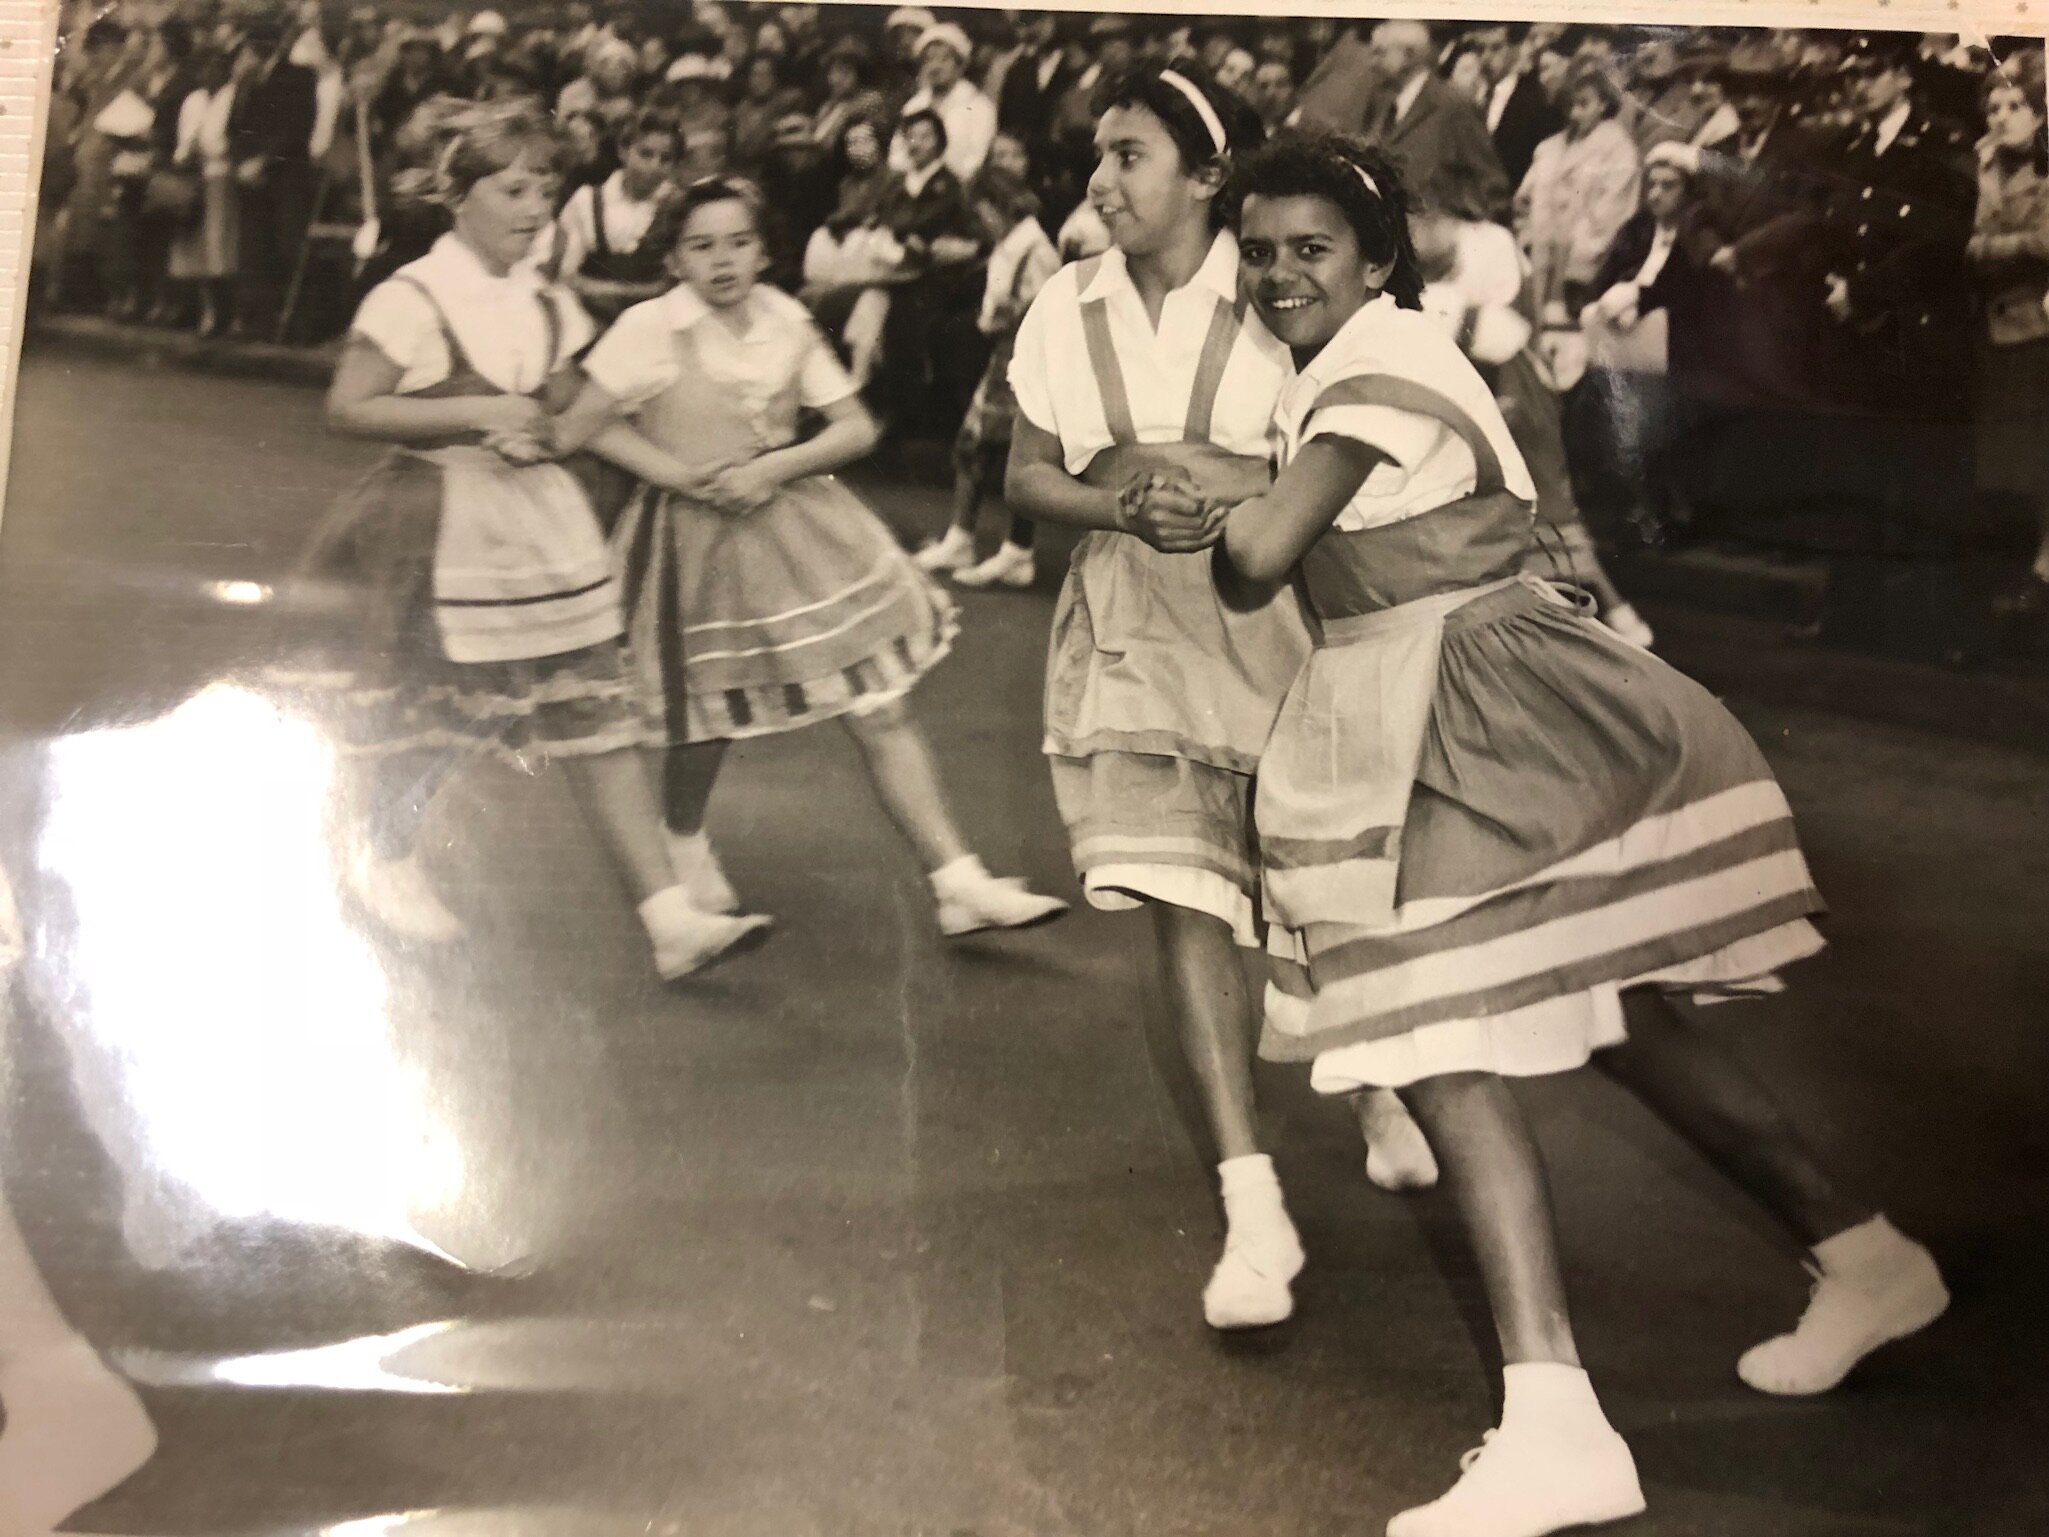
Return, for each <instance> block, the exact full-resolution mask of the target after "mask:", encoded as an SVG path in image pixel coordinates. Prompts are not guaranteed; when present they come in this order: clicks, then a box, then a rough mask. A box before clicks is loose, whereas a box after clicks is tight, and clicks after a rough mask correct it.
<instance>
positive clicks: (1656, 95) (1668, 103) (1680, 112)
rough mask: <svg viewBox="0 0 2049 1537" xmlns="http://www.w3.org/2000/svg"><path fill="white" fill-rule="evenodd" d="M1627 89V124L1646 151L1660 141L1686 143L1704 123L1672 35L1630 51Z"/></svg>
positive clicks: (1658, 38)
mask: <svg viewBox="0 0 2049 1537" xmlns="http://www.w3.org/2000/svg"><path fill="white" fill-rule="evenodd" d="M1627 89H1628V96H1627V97H1626V99H1625V100H1624V102H1623V116H1622V120H1623V126H1624V127H1626V128H1628V129H1629V131H1630V134H1631V135H1632V136H1633V137H1634V138H1635V140H1636V147H1637V149H1638V150H1639V151H1641V152H1642V153H1645V154H1648V153H1649V152H1650V151H1651V150H1652V149H1653V148H1654V147H1655V146H1657V145H1660V144H1684V143H1685V142H1686V141H1687V140H1689V139H1691V138H1692V137H1693V131H1694V129H1696V128H1698V127H1699V126H1700V122H1699V120H1698V118H1697V117H1696V115H1695V114H1694V112H1693V82H1692V81H1691V80H1689V79H1687V78H1686V74H1685V72H1684V70H1682V69H1681V67H1680V60H1679V49H1678V46H1677V45H1676V44H1675V43H1673V42H1672V41H1671V40H1670V39H1669V38H1664V37H1653V38H1649V39H1646V40H1645V41H1644V42H1643V43H1642V44H1640V45H1639V46H1638V47H1637V49H1636V51H1635V52H1634V53H1632V54H1631V55H1630V58H1629V70H1628V87H1627Z"/></svg>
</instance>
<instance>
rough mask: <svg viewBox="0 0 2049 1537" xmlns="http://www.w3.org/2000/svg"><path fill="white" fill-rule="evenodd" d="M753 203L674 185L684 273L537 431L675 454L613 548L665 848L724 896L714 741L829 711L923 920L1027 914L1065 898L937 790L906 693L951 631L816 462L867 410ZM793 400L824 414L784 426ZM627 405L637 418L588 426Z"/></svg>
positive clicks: (912, 570)
mask: <svg viewBox="0 0 2049 1537" xmlns="http://www.w3.org/2000/svg"><path fill="white" fill-rule="evenodd" d="M761 216H762V210H761V205H760V197H759V194H758V193H757V192H756V191H755V190H754V188H753V187H752V186H751V185H749V184H748V183H745V182H742V181H738V180H727V179H719V178H713V179H710V180H707V181H702V182H699V183H697V184H696V185H694V186H692V187H690V188H689V189H687V190H686V191H685V192H684V193H683V195H682V196H681V198H680V199H678V201H677V203H676V207H675V218H674V224H673V227H672V230H671V231H670V232H669V233H668V235H667V236H666V237H665V238H668V239H669V240H670V241H671V246H670V248H671V251H672V256H671V270H672V272H673V273H674V275H675V276H676V277H677V279H678V280H679V281H678V285H677V286H676V287H675V288H673V289H671V290H670V291H669V292H668V293H667V294H666V295H664V296H663V297H662V298H660V299H656V300H653V301H651V302H649V303H646V304H640V305H636V306H635V307H634V308H632V309H630V310H628V311H627V312H626V313H625V315H623V316H621V317H620V320H619V323H618V325H616V326H615V327H613V329H612V330H611V331H609V332H607V333H606V335H605V337H604V339H603V340H602V341H600V342H599V343H598V345H597V347H596V348H595V349H593V351H592V352H591V353H590V355H589V356H588V357H587V358H586V359H585V360H584V364H583V367H584V374H585V380H584V384H583V388H582V390H581V392H580V393H579V394H578V396H577V398H576V401H575V403H574V404H573V405H572V406H571V407H570V408H569V410H568V411H567V412H566V413H565V414H564V415H563V416H562V417H561V418H560V419H559V420H558V421H557V422H556V423H555V424H554V425H553V429H552V432H551V434H550V436H551V440H552V441H551V446H552V448H553V450H554V451H556V452H569V451H571V450H573V449H575V448H577V447H579V446H581V445H583V444H584V443H585V442H586V441H588V442H589V443H590V445H591V447H592V448H593V449H594V450H595V451H596V452H598V453H599V454H601V455H604V456H606V457H610V458H616V459H617V460H618V462H619V463H621V464H622V465H624V466H625V467H626V468H628V469H632V470H635V472H636V473H640V465H641V464H642V463H643V462H645V461H644V458H643V455H642V453H641V445H640V443H639V433H644V434H646V436H647V437H648V438H649V439H651V440H652V441H653V443H654V445H656V447H657V448H658V449H659V450H660V458H661V459H664V460H669V462H670V464H671V465H672V466H673V467H671V468H667V469H663V468H661V467H660V466H659V465H658V466H657V472H656V473H654V474H651V475H647V476H646V477H645V478H646V479H648V481H649V482H650V484H649V486H648V488H647V490H646V491H645V492H644V493H643V494H641V495H640V496H639V497H638V498H637V499H636V500H635V501H634V502H633V503H632V504H631V505H630V506H629V507H628V509H627V511H626V515H625V517H624V518H623V520H622V521H621V523H620V526H619V529H618V530H617V533H616V535H615V545H616V548H617V550H618V551H619V552H620V556H621V560H622V563H623V569H624V572H625V581H626V587H627V605H628V614H629V621H628V622H629V633H628V652H629V654H630V656H631V658H632V678H633V687H634V690H635V694H636V699H637V702H638V706H639V709H640V711H641V713H642V715H643V717H644V718H645V719H646V721H647V723H648V729H649V731H650V733H651V734H652V736H653V738H654V739H655V740H656V741H658V742H659V743H661V744H662V747H663V749H664V752H663V762H662V774H663V783H664V789H665V810H666V814H667V816H666V820H667V824H668V829H669V843H670V846H671V849H672V851H673V855H674V859H675V862H676V867H677V869H678V870H679V871H681V872H682V873H683V875H684V877H685V879H686V880H687V882H688V883H689V885H690V889H691V891H692V892H693V893H694V895H695V897H696V899H697V901H698V902H699V904H700V905H701V906H704V907H708V908H714V909H719V910H730V909H731V908H733V907H734V906H735V905H736V903H735V898H734V896H733V892H732V887H731V886H730V884H729V883H728V882H727V880H726V878H725V874H724V872H723V871H722V870H721V869H720V867H719V863H718V860H717V858H716V857H715V856H714V854H713V853H712V849H711V845H710V842H709V840H708V839H707V838H706V837H705V834H704V831H703V826H704V813H705V805H706V802H707V801H708V800H709V798H710V796H711V791H712V786H713V784H714V782H715V781H716V779H717V776H718V770H719V765H720V763H721V762H722V761H723V759H724V757H725V752H726V747H727V744H729V743H730V742H732V741H734V740H736V739H738V738H741V737H754V736H768V735H773V734H776V733H779V732H784V731H790V730H794V729H796V728H797V727H799V726H805V725H809V724H810V723H812V722H813V721H820V720H830V719H834V718H838V719H841V720H843V721H844V722H845V723H846V726H847V729H848V730H849V731H850V732H851V733H852V735H853V738H854V741H855V742H856V744H857V745H858V746H859V748H860V750H861V756H862V760H863V762H864V763H865V764H866V766H867V769H868V774H869V777H870V779H871V780H872V781H873V783H874V785H875V790H876V793H877V795H878V796H880V797H881V800H882V803H883V805H884V807H885V808H886V809H887V810H888V812H889V815H890V817H891V819H892V820H893V821H894V822H895V823H896V826H897V827H898V829H899V830H900V831H901V832H902V833H903V835H904V837H905V838H906V839H907V840H909V842H910V843H911V845H912V847H913V848H914V849H915V850H916V851H917V853H918V856H919V858H920V859H922V860H923V861H924V865H925V868H926V870H927V872H928V873H929V875H930V878H931V883H932V891H933V895H934V898H935V900H936V902H937V905H938V921H939V927H940V930H941V932H943V933H945V934H948V935H958V934H969V933H973V932H976V931H977V930H982V929H993V928H1005V929H1008V928H1022V927H1025V926H1026V925H1029V924H1035V923H1042V922H1045V921H1046V920H1048V919H1051V918H1054V917H1057V916H1059V914H1061V913H1063V912H1065V911H1066V909H1067V904H1066V903H1064V902H1062V901H1060V900H1059V899H1057V898H1055V897H1048V896H1042V895H1039V894H1038V893H1036V892H1033V891H1030V890H1028V889H1026V887H1025V885H1024V883H1023V882H1022V881H1019V880H1015V879H999V878H998V877H996V876H993V875H991V874H990V873H989V872H988V871H987V870H986V869H985V868H983V865H982V862H981V861H980V860H979V859H977V858H976V857H975V856H974V855H973V854H972V853H970V852H969V851H968V848H967V845H966V843H965V842H964V841H963V839H962V837H961V834H960V831H959V829H958V828H957V827H956V826H955V825H954V820H953V816H952V813H951V812H950V811H949V810H948V808H947V803H946V797H945V795H944V793H943V792H942V790H941V788H940V783H939V775H938V771H937V769H936V768H935V766H934V764H933V761H932V753H931V749H930V748H929V746H928V745H927V743H926V740H925V736H924V733H923V732H922V731H921V730H920V729H919V728H918V725H917V723H916V722H915V721H914V720H913V718H912V716H911V713H910V710H909V707H908V705H907V703H906V698H905V696H906V695H908V694H909V692H910V690H911V688H912V687H913V685H915V684H916V683H917V681H918V680H919V679H920V678H922V677H923V676H924V675H925V673H926V672H927V671H929V670H930V669H931V668H932V667H933V666H934V665H935V664H936V663H937V662H938V661H939V660H940V659H941V658H942V657H944V656H945V655H946V653H947V650H948V649H949V647H950V646H951V645H952V642H953V635H954V613H953V608H952V605H951V604H950V603H949V602H948V601H947V599H946V597H945V595H944V594H943V593H941V592H940V591H939V590H938V589H937V588H936V587H934V586H933V585H932V583H931V582H930V580H928V579H927V578H926V577H925V576H924V575H923V574H922V573H920V572H919V571H918V570H917V568H916V567H915V566H913V565H912V564H911V561H910V559H909V557H908V556H906V555H905V554H904V553H903V552H902V551H901V550H900V549H899V548H898V546H897V543H896V541H895V539H894V538H892V537H891V535H890V533H889V530H888V529H887V528H886V527H884V525H883V523H882V521H881V519H879V518H877V517H876V516H875V514H874V513H872V512H870V511H869V510H868V509H867V508H866V507H864V506H863V505H862V504H861V503H860V501H859V500H857V499H856V498H855V496H854V495H853V493H852V492H850V491H848V490H847V489H846V488H845V487H844V486H842V485H841V484H840V483H839V482H838V481H837V480H834V479H833V478H832V477H831V475H830V474H829V473H828V472H829V471H831V470H834V469H837V468H838V467H839V466H841V465H844V464H848V463H851V462H852V461H854V460H856V459H859V458H860V457H861V456H862V455H864V454H866V453H867V452H868V451H869V450H870V449H871V448H873V447H874V444H875V437H876V432H875V424H874V422H873V420H872V419H871V418H870V417H869V415H868V413H867V411H866V410H865V409H864V408H863V407H862V405H861V403H860V398H859V395H858V393H857V392H856V389H855V386H854V382H853V380H852V379H851V378H849V377H848V375H847V373H846V370H845V369H843V368H842V367H841V366H840V364H839V362H838V360H837V359H835V358H834V356H833V354H832V350H831V348H830V346H829V345H828V344H827V343H826V341H825V339H824V337H823V336H822V335H821V334H820V333H819V331H818V329H817V327H816V326H815V325H813V324H812V321H811V317H810V315H809V314H808V313H807V312H806V311H805V309H804V307H803V306H802V305H801V304H799V303H798V302H797V301H796V300H795V299H793V298H791V297H789V296H788V295H787V294H784V293H782V292H781V291H780V290H777V289H773V288H767V287H761V286H758V285H757V283H756V279H757V278H759V276H760V275H761V273H762V271H763V270H764V268H765V266H766V263H767V253H766V249H765V247H764V245H763V243H762V237H761ZM800 409H808V410H812V411H816V412H818V413H820V414H821V415H822V416H823V417H824V419H825V426H824V428H823V429H822V430H821V431H820V432H819V433H818V434H817V435H816V436H814V437H811V438H808V439H804V440H802V441H800V440H799V439H798V436H797V414H798V411H799V410H800ZM627 415H631V416H632V418H633V422H634V424H635V426H636V427H637V428H638V433H635V432H633V431H632V430H630V429H628V430H626V431H624V432H623V433H622V431H621V430H620V428H619V426H616V425H615V426H614V427H613V430H612V431H610V432H608V433H602V434H601V435H599V436H596V437H595V438H593V437H592V434H593V433H599V432H600V429H603V428H605V427H606V426H607V425H608V424H615V423H618V422H619V419H620V418H623V417H625V416H627ZM622 447H623V448H625V449H626V450H628V453H627V455H626V456H625V457H620V451H621V449H622ZM670 456H673V459H671V458H670Z"/></svg>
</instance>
